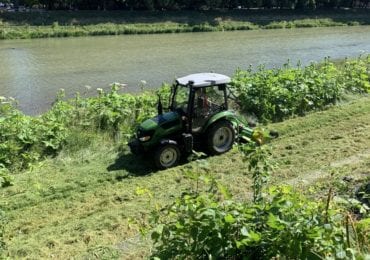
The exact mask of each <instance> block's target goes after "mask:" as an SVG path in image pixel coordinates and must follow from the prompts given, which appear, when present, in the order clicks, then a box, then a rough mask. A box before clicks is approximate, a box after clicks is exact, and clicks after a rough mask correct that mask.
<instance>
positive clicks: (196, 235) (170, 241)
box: [151, 186, 367, 259]
mask: <svg viewBox="0 0 370 260" xmlns="http://www.w3.org/2000/svg"><path fill="white" fill-rule="evenodd" d="M226 195H227V193H226ZM224 197H225V192H224V191H223V192H219V191H218V190H217V189H214V188H213V187H212V186H211V189H210V190H208V191H207V192H193V193H185V194H182V195H181V197H180V198H178V199H177V200H176V202H175V203H173V204H171V205H169V206H167V207H165V208H164V209H161V211H160V212H159V211H158V212H154V213H152V218H153V219H152V222H153V224H154V231H153V232H152V233H151V237H152V239H153V240H154V242H155V251H154V254H153V256H154V257H158V258H159V259H220V258H227V259H242V258H243V257H244V258H245V257H246V259H271V258H278V257H283V258H284V259H325V258H330V257H332V258H335V259H348V258H350V259H351V258H353V259H354V258H356V259H363V258H364V256H361V254H362V253H361V251H362V252H365V251H366V250H367V246H366V245H365V246H364V247H359V246H360V244H361V243H360V242H359V241H358V239H357V237H356V236H355V234H354V232H355V229H354V228H353V225H354V223H353V221H352V222H351V223H349V222H348V223H347V224H345V225H343V223H346V222H345V221H346V218H347V219H349V218H350V215H346V214H350V213H347V212H343V211H344V210H343V208H342V207H338V205H334V207H332V206H333V205H330V200H331V194H329V195H328V199H327V201H313V200H312V199H310V198H307V197H305V196H302V194H300V193H299V192H297V191H293V190H292V189H291V188H289V187H287V186H283V187H270V188H269V191H268V193H267V194H265V198H264V200H263V201H260V202H254V203H251V202H236V201H234V200H232V198H230V196H226V199H225V198H224ZM360 226H361V224H360V225H359V226H358V227H360ZM350 229H351V230H350ZM346 230H347V232H348V233H347V232H346ZM364 230H365V229H359V230H358V231H359V234H364V233H365V232H364ZM361 245H363V244H361Z"/></svg>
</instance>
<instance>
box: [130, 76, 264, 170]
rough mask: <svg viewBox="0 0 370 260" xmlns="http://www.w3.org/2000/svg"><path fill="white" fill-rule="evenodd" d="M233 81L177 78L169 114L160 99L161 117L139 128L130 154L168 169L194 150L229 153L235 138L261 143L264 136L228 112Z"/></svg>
mask: <svg viewBox="0 0 370 260" xmlns="http://www.w3.org/2000/svg"><path fill="white" fill-rule="evenodd" d="M230 81H231V80H230V78H229V77H228V76H225V75H221V74H216V73H197V74H191V75H188V76H186V77H182V78H178V79H177V80H176V81H175V84H174V85H173V86H172V91H171V95H170V106H169V108H168V110H169V111H168V112H166V113H163V109H162V103H161V99H160V97H159V101H158V115H157V116H156V117H153V118H150V119H148V120H145V121H144V122H143V123H141V125H140V126H139V127H138V130H137V133H136V135H135V137H134V138H133V140H131V141H130V142H129V146H130V149H131V152H132V153H134V154H150V155H151V156H153V155H154V162H155V165H156V166H157V167H158V168H159V169H166V168H170V167H173V166H175V165H177V164H178V163H179V162H180V158H181V157H182V156H186V155H189V154H190V153H191V152H192V150H193V149H194V150H197V151H204V152H206V153H207V154H209V155H217V154H222V153H225V152H227V151H229V150H230V149H231V148H232V146H233V144H234V142H235V140H236V139H238V140H244V141H251V140H253V141H256V142H261V138H262V136H261V134H259V133H257V132H255V131H254V130H253V129H251V128H249V127H248V126H247V124H245V123H243V122H242V121H241V119H240V118H238V117H237V116H236V114H235V112H234V111H232V110H229V104H228V99H229V95H230V91H229V89H228V86H227V84H228V83H230Z"/></svg>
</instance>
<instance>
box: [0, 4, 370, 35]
mask: <svg viewBox="0 0 370 260" xmlns="http://www.w3.org/2000/svg"><path fill="white" fill-rule="evenodd" d="M369 24H370V19H369V16H368V14H367V11H366V10H347V11H345V10H336V11H335V12H334V11H320V12H307V13H302V14H301V13H294V12H292V11H280V12H279V11H274V10H271V11H262V10H259V11H246V10H240V11H237V10H234V11H228V12H222V11H207V12H196V11H186V12H185V11H176V12H128V11H111V12H97V11H85V12H83V11H79V12H67V11H53V12H43V13H0V39H27V38H46V37H77V36H94V35H120V34H150V33H179V32H211V31H231V30H254V29H282V28H302V27H327V26H352V25H369Z"/></svg>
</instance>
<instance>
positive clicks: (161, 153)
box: [154, 144, 181, 170]
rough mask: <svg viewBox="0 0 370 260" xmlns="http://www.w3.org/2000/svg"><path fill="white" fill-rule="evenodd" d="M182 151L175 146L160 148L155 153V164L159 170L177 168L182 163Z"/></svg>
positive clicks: (168, 145)
mask: <svg viewBox="0 0 370 260" xmlns="http://www.w3.org/2000/svg"><path fill="white" fill-rule="evenodd" d="M180 157H181V154H180V150H179V148H178V147H177V146H176V145H174V144H165V145H162V146H160V147H159V148H158V149H157V151H156V152H155V156H154V162H155V165H156V166H157V168H159V169H161V170H163V169H167V168H171V167H173V166H176V165H177V164H178V163H179V161H180Z"/></svg>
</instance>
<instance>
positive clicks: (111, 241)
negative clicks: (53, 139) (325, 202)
mask: <svg viewBox="0 0 370 260" xmlns="http://www.w3.org/2000/svg"><path fill="white" fill-rule="evenodd" d="M268 127H269V128H276V129H277V130H278V131H280V133H281V136H280V137H279V139H276V140H274V141H273V142H272V143H271V147H272V153H273V161H274V162H276V163H278V164H279V168H277V169H276V170H275V172H274V174H273V177H272V183H282V182H283V183H284V182H286V181H289V180H290V179H294V178H296V177H297V176H299V175H305V174H310V173H311V172H315V171H323V172H326V173H327V172H328V171H329V172H330V171H331V170H332V168H333V167H331V166H330V164H333V163H334V165H337V166H336V167H334V168H335V172H336V174H337V175H336V178H337V180H339V181H340V180H341V177H342V176H347V175H350V174H351V172H355V173H356V176H363V174H366V170H367V171H368V169H369V162H368V161H367V157H363V158H362V157H361V156H360V157H361V158H362V159H361V160H357V161H354V162H353V163H352V164H351V163H347V164H346V163H344V164H343V163H342V164H341V163H340V162H343V160H345V159H346V158H349V157H351V156H355V155H361V153H364V152H365V151H367V149H368V148H369V147H370V97H363V98H359V99H357V100H355V101H351V102H349V103H346V104H343V105H340V106H338V107H333V108H330V109H328V110H326V111H323V112H317V113H311V114H309V115H307V116H305V117H298V118H294V119H291V120H286V121H285V122H282V123H277V124H271V125H269V126H268ZM118 150H119V149H118V148H117V147H115V146H114V145H113V144H112V143H110V141H108V140H105V141H104V138H103V139H101V140H99V139H98V141H96V143H92V144H91V145H90V146H89V147H86V148H84V149H82V150H79V151H74V152H67V151H64V152H62V153H61V154H60V155H59V156H57V157H56V158H54V159H48V160H46V161H44V162H43V163H42V164H40V165H39V167H34V168H33V169H32V170H29V171H28V172H24V173H20V174H16V175H13V176H14V178H15V180H14V186H11V187H8V188H5V189H2V190H0V196H1V198H2V199H1V202H0V203H1V207H2V208H4V209H5V211H6V215H7V217H8V219H9V223H8V225H7V226H6V230H5V239H6V241H5V242H6V244H7V247H8V256H9V257H10V258H20V257H27V258H31V259H33V258H35V259H36V258H40V257H41V258H51V257H56V258H63V259H64V258H70V257H73V256H75V257H81V258H82V257H85V256H86V257H89V256H92V255H99V256H107V257H108V256H110V258H114V257H116V256H117V254H119V253H122V254H123V255H126V254H128V255H130V256H132V257H137V258H140V257H142V256H143V255H145V254H146V253H147V251H146V250H148V247H149V244H145V243H144V245H142V246H137V247H135V246H131V247H130V246H129V247H127V245H126V244H125V241H128V240H130V239H132V238H133V237H136V236H137V230H136V228H135V226H130V225H129V221H128V219H129V218H132V219H136V220H138V221H139V222H140V221H146V219H147V217H148V213H149V212H150V210H151V208H153V207H154V205H155V204H159V205H165V204H168V203H170V202H171V201H173V199H174V197H176V196H178V195H179V194H181V193H182V192H183V191H185V190H187V189H194V188H195V186H196V184H195V183H194V181H191V180H190V179H189V178H187V177H186V176H185V175H186V174H185V172H186V171H188V170H193V171H195V172H205V171H208V172H210V173H211V174H212V175H214V176H215V178H216V179H218V180H219V181H221V182H222V183H224V184H225V185H226V186H227V187H228V188H230V190H231V192H232V193H233V194H234V195H235V197H236V198H237V199H245V198H248V197H249V196H250V185H251V182H250V178H249V176H248V172H247V169H246V168H247V167H246V165H245V163H243V162H242V160H241V156H240V155H239V153H238V152H237V151H236V149H234V150H233V151H231V152H229V153H227V154H225V155H222V156H214V157H209V158H207V159H205V161H201V162H191V163H188V164H185V165H182V166H179V167H176V168H173V169H169V170H165V171H160V172H153V171H152V170H150V169H148V168H147V166H146V163H145V161H142V160H139V159H136V157H134V156H132V155H130V154H129V153H128V151H127V150H125V151H124V152H123V155H122V156H120V152H119V151H118ZM122 158H123V159H122ZM335 163H336V164H335ZM114 165H115V167H113V166H114ZM338 165H339V166H338ZM202 168H203V169H202ZM109 169H110V170H109ZM310 181H311V182H312V183H322V182H324V181H326V182H327V181H328V178H325V179H324V180H322V179H320V176H318V177H317V178H315V179H312V180H310ZM307 185H310V183H299V184H297V188H301V187H304V186H307ZM138 187H140V188H146V189H148V190H149V191H150V193H151V194H152V199H151V201H150V202H148V200H149V198H148V196H138V195H136V193H135V191H136V189H137V188H138ZM326 188H327V185H326ZM325 192H327V190H326V189H325V186H323V188H322V191H320V194H325ZM322 196H324V195H322ZM117 252H118V253H117Z"/></svg>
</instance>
